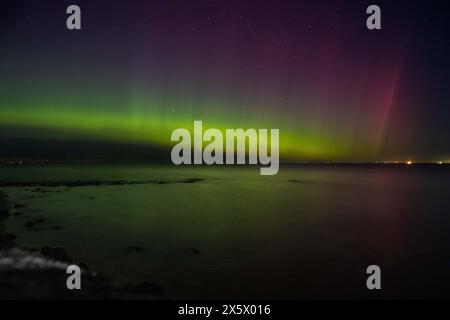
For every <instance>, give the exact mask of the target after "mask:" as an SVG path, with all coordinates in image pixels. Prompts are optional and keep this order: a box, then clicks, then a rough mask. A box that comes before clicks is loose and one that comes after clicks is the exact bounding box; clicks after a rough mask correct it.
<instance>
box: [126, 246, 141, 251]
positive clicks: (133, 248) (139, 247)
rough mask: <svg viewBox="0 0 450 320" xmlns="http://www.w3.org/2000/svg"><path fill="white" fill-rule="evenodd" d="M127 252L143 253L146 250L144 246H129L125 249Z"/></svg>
mask: <svg viewBox="0 0 450 320" xmlns="http://www.w3.org/2000/svg"><path fill="white" fill-rule="evenodd" d="M125 250H126V251H129V252H142V251H144V250H145V248H144V247H142V246H128V247H126V248H125Z"/></svg>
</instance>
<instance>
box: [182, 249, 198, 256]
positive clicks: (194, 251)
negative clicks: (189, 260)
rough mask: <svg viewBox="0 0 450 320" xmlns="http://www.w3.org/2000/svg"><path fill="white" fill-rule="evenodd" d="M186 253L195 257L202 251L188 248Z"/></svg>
mask: <svg viewBox="0 0 450 320" xmlns="http://www.w3.org/2000/svg"><path fill="white" fill-rule="evenodd" d="M184 251H185V252H186V253H188V254H190V255H195V256H196V255H199V254H200V250H199V249H196V248H187V249H185V250H184Z"/></svg>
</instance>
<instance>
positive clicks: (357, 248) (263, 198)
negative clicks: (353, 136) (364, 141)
mask: <svg viewBox="0 0 450 320" xmlns="http://www.w3.org/2000/svg"><path fill="white" fill-rule="evenodd" d="M185 179H203V180H200V181H197V182H194V183H184V182H183V181H185ZM76 180H81V181H113V180H114V181H116V180H121V181H125V182H126V181H128V182H133V183H135V184H127V183H124V184H122V185H100V186H95V185H89V186H78V187H70V188H66V187H48V186H47V187H43V189H44V190H45V192H44V193H42V192H33V190H34V189H35V188H36V187H25V186H24V187H10V186H9V187H0V189H1V190H3V191H4V192H5V193H6V194H8V195H9V200H10V201H11V203H13V204H14V203H20V204H25V205H26V206H27V207H26V208H23V209H20V211H22V213H23V214H22V215H17V216H16V215H13V216H11V217H10V218H8V219H7V220H6V221H5V223H6V225H5V228H6V230H7V231H8V232H11V233H15V234H17V236H18V243H19V245H23V246H27V247H35V248H40V247H42V246H46V245H47V246H52V247H61V248H64V249H65V250H66V251H67V252H68V253H69V254H70V255H71V256H72V257H73V258H74V259H75V261H79V262H84V263H86V264H87V265H88V266H89V267H90V268H91V269H93V270H97V271H99V272H100V273H102V274H103V275H106V276H108V277H110V278H112V279H113V280H114V281H115V282H118V283H133V284H135V283H140V282H143V281H151V282H155V283H158V284H161V285H163V286H164V288H165V290H166V292H167V295H168V296H169V297H171V298H288V299H295V298H354V297H357V298H365V297H371V296H376V297H380V298H383V297H386V298H392V297H399V298H407V297H450V198H449V196H450V183H449V182H450V170H449V168H448V167H447V166H435V167H414V166H410V167H406V166H405V167H403V166H398V167H386V166H370V167H368V166H322V167H320V166H296V167H294V166H291V167H282V168H281V169H280V172H279V174H278V175H276V176H260V175H259V169H258V168H256V167H255V168H251V167H245V168H235V167H232V168H228V167H227V168H225V167H221V168H218V167H213V168H212V167H211V168H206V167H198V168H194V167H173V166H162V165H161V166H158V165H24V166H1V167H0V181H2V182H14V181H22V182H33V181H35V182H49V181H76ZM149 180H151V181H153V180H154V181H156V182H160V183H152V182H151V181H149ZM139 181H146V182H147V181H148V183H142V184H137V183H136V182H139ZM188 181H189V180H188ZM162 182H164V183H162ZM36 218H43V219H44V220H45V223H44V224H43V225H42V226H40V227H38V228H29V227H26V226H25V224H26V222H27V221H29V220H30V219H36ZM55 226H60V227H62V228H61V229H55V228H54V227H55ZM371 264H377V265H379V266H380V267H381V270H382V290H381V291H379V292H369V291H368V290H367V289H366V285H365V281H366V278H367V275H366V268H367V266H369V265H371Z"/></svg>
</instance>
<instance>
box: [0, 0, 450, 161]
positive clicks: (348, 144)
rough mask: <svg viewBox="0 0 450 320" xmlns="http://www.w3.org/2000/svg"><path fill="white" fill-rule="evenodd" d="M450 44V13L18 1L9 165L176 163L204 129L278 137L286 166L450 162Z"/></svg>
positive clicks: (0, 74) (4, 49) (356, 5)
mask: <svg viewBox="0 0 450 320" xmlns="http://www.w3.org/2000/svg"><path fill="white" fill-rule="evenodd" d="M70 4H77V5H79V6H80V7H81V10H82V30H81V31H69V30H67V29H66V18H67V14H66V7H67V6H68V5H70ZM370 4H378V5H379V6H380V7H381V10H382V30H376V31H370V30H368V29H367V28H366V26H365V23H366V18H367V15H366V13H365V10H366V8H367V6H368V5H370ZM449 39H450V3H449V2H448V1H425V0H424V1H348V0H345V1H323V0H315V1H301V0H295V1H286V0H284V1H280V0H278V1H262V0H261V1H243V0H240V1H231V0H227V1H192V0H189V1H187V0H184V1H167V0H164V1H136V0H133V1H130V0H129V1H111V0H109V1H92V0H90V1H79V0H72V1H61V0H59V1H56V0H55V1H48V0H46V1H20V0H19V1H9V3H8V4H7V3H5V4H2V6H1V7H0V48H1V50H0V158H20V157H24V158H31V159H33V158H36V159H45V158H58V157H62V158H64V157H67V158H73V159H77V158H82V159H86V160H89V159H97V158H98V157H106V158H109V159H110V160H116V159H122V158H128V159H140V160H141V159H147V160H152V159H156V158H167V159H169V158H170V148H171V146H172V145H173V143H172V142H171V141H170V134H171V132H172V131H173V130H174V129H176V128H180V127H185V128H188V129H191V130H192V126H193V121H194V120H203V123H204V127H214V128H220V129H225V128H250V127H252V128H279V129H280V152H281V156H282V158H283V159H285V160H300V161H310V160H317V161H323V160H331V161H395V160H397V161H405V160H414V161H448V160H449V159H450V143H449V141H450V126H449V120H450V112H449V108H450V105H449V104H450V103H449V101H450V87H449V86H450V85H449V83H450V61H449V60H450V58H449V57H450V41H449Z"/></svg>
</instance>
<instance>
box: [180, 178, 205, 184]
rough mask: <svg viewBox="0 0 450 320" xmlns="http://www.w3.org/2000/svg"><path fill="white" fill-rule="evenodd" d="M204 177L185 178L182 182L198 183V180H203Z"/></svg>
mask: <svg viewBox="0 0 450 320" xmlns="http://www.w3.org/2000/svg"><path fill="white" fill-rule="evenodd" d="M203 180H204V179H200V178H192V179H185V180H183V181H182V182H183V183H196V182H200V181H203Z"/></svg>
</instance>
